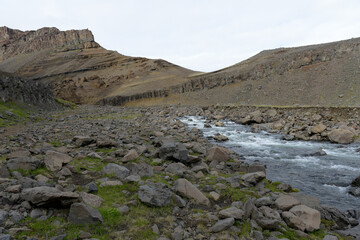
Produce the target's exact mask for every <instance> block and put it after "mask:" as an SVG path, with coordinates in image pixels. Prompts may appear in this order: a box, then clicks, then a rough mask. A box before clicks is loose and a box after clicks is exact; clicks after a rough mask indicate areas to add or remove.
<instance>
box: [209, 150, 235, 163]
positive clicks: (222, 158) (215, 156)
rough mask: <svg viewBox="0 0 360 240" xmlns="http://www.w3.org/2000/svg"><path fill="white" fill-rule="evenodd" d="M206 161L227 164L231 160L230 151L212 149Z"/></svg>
mask: <svg viewBox="0 0 360 240" xmlns="http://www.w3.org/2000/svg"><path fill="white" fill-rule="evenodd" d="M206 160H207V161H209V162H212V161H217V162H226V161H228V160H230V151H229V150H228V149H226V148H224V147H218V146H215V147H212V148H210V149H209V150H208V151H207V154H206Z"/></svg>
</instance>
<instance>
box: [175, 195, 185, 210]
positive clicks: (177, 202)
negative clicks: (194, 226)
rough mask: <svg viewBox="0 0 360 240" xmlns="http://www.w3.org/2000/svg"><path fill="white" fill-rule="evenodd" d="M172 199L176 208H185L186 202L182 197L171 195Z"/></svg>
mask: <svg viewBox="0 0 360 240" xmlns="http://www.w3.org/2000/svg"><path fill="white" fill-rule="evenodd" d="M172 199H173V201H174V202H175V205H176V206H178V207H180V208H183V207H185V206H186V201H185V200H184V199H183V198H182V197H180V196H179V195H176V194H173V195H172Z"/></svg>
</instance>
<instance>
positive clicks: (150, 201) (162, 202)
mask: <svg viewBox="0 0 360 240" xmlns="http://www.w3.org/2000/svg"><path fill="white" fill-rule="evenodd" d="M138 196H139V199H140V201H141V202H142V203H145V204H147V205H150V206H155V207H164V206H168V205H170V197H171V191H170V189H168V188H167V186H166V185H165V184H163V183H148V184H147V185H143V186H140V188H139V191H138Z"/></svg>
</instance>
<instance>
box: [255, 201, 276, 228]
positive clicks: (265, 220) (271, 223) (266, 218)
mask: <svg viewBox="0 0 360 240" xmlns="http://www.w3.org/2000/svg"><path fill="white" fill-rule="evenodd" d="M252 219H254V220H255V221H256V223H257V224H259V226H260V227H262V228H264V229H278V228H279V225H280V222H281V217H280V214H279V213H278V212H277V211H276V210H274V209H271V208H269V207H266V206H262V207H260V208H258V209H255V210H254V211H253V213H252Z"/></svg>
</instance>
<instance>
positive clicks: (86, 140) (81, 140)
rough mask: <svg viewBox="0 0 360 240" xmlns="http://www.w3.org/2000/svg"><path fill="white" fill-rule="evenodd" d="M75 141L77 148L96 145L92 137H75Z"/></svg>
mask: <svg viewBox="0 0 360 240" xmlns="http://www.w3.org/2000/svg"><path fill="white" fill-rule="evenodd" d="M73 141H74V142H75V145H76V146H77V147H85V146H87V145H90V144H92V143H95V139H92V138H91V137H88V136H75V137H74V138H73Z"/></svg>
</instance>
